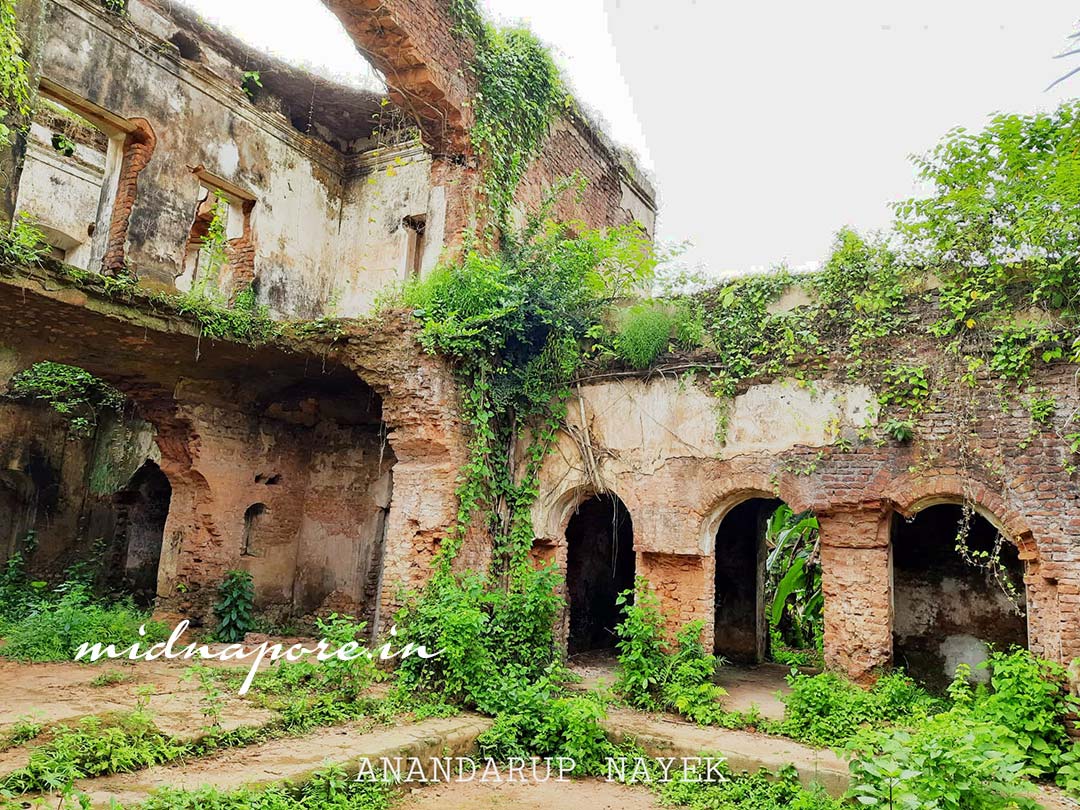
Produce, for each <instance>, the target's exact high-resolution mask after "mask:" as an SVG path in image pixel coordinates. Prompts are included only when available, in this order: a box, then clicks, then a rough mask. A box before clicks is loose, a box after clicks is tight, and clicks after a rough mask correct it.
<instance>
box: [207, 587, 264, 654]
mask: <svg viewBox="0 0 1080 810" xmlns="http://www.w3.org/2000/svg"><path fill="white" fill-rule="evenodd" d="M218 600H219V601H218V603H217V604H216V605H214V616H215V617H216V618H217V621H218V625H217V630H216V631H215V636H216V637H217V639H218V641H224V642H227V643H229V644H236V643H239V642H241V641H243V640H244V636H245V635H247V634H248V633H249V632H250V631H251V629H252V628H253V627H254V626H255V616H254V610H255V586H254V584H253V583H252V580H251V574H250V573H249V572H247V571H235V570H234V571H227V572H226V573H225V579H224V580H222V582H221V584H220V585H218Z"/></svg>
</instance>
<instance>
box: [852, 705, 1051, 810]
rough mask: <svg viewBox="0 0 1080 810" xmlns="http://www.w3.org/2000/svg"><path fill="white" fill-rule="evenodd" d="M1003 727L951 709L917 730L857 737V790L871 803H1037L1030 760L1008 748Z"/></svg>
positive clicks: (989, 807) (990, 806)
mask: <svg viewBox="0 0 1080 810" xmlns="http://www.w3.org/2000/svg"><path fill="white" fill-rule="evenodd" d="M998 735H999V729H998V727H995V726H993V725H989V724H981V723H958V722H956V718H955V717H953V716H951V715H950V714H948V713H945V714H939V715H937V716H935V717H932V718H930V719H928V720H924V721H922V722H921V723H920V724H919V725H918V726H917V728H916V730H915V731H907V730H904V729H886V730H880V731H875V732H869V733H867V734H866V735H864V736H863V737H861V738H859V739H858V740H856V741H855V742H853V744H852V747H851V751H852V752H853V757H854V758H853V760H852V762H851V775H852V785H851V791H850V792H851V795H852V796H853V797H854V798H855V799H856V800H857V801H858V802H859V803H860V804H861V805H863V806H866V807H882V808H890V810H891V808H894V807H912V808H916V807H917V808H923V807H927V808H931V807H934V808H957V809H958V810H959V808H968V807H971V808H981V809H982V810H997V808H1001V810H1006V809H1007V808H1015V809H1016V810H1019V809H1020V808H1036V807H1038V806H1039V805H1038V804H1037V803H1036V802H1035V801H1034V800H1032V799H1031V798H1030V796H1029V795H1028V792H1029V790H1030V786H1029V785H1027V784H1026V783H1025V782H1024V780H1023V778H1022V776H1023V773H1024V761H1023V759H1022V757H1020V756H1018V755H1016V754H1015V753H1013V752H1009V751H1003V750H1002V747H1001V745H1000V742H1001V740H1000V737H999V736H998Z"/></svg>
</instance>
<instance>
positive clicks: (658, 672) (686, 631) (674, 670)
mask: <svg viewBox="0 0 1080 810" xmlns="http://www.w3.org/2000/svg"><path fill="white" fill-rule="evenodd" d="M617 603H618V604H619V605H620V606H622V609H623V617H624V618H623V621H622V622H621V623H620V624H619V625H618V626H617V627H616V628H615V631H616V632H617V633H618V635H619V640H618V642H617V647H618V650H619V678H618V680H617V681H616V684H615V688H616V690H617V691H619V692H620V693H621V694H622V695H623V697H625V698H626V700H627V701H628V702H630V703H631V704H632V705H634V706H637V707H639V708H642V709H648V710H658V709H668V710H671V711H675V712H678V713H679V714H682V715H684V716H685V717H687V718H689V719H690V720H693V721H694V722H696V723H702V724H704V725H710V724H714V723H719V722H721V721H722V719H723V718H724V717H725V716H726V714H727V712H726V711H725V710H724V708H723V705H722V704H721V703H720V700H721V698H723V697H724V695H726V694H727V692H725V691H724V690H723V689H722V688H721V687H719V686H717V685H716V684H715V683H713V677H714V675H715V674H716V667H717V665H718V664H719V663H720V662H719V660H718V659H717V658H716V656H714V655H710V654H708V653H706V652H705V648H704V647H703V646H702V644H701V632H702V629H703V627H704V622H702V621H701V620H697V621H692V622H687V623H686V624H685V625H684V626H683V628H682V629H681V630H680V631H679V633H678V636H677V637H676V643H675V650H674V652H673V653H671V654H668V652H667V651H666V645H665V643H664V622H663V617H662V616H661V614H660V600H659V598H658V597H657V596H656V594H655V593H653V592H652V590H651V589H650V588H649V586H648V584H647V583H646V582H645V580H644V579H643V578H641V577H639V578H638V579H637V582H636V585H635V589H634V590H633V591H629V590H628V591H624V592H623V593H621V594H619V596H618V599H617Z"/></svg>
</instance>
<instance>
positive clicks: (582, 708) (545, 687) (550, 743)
mask: <svg viewBox="0 0 1080 810" xmlns="http://www.w3.org/2000/svg"><path fill="white" fill-rule="evenodd" d="M559 693H560V690H559V689H558V688H557V687H554V686H553V685H552V683H551V681H550V679H548V678H541V679H540V680H538V681H535V682H534V683H531V684H525V685H521V686H520V687H519V688H517V689H515V690H514V691H513V694H512V696H511V697H512V698H513V700H512V701H510V703H511V704H512V705H513V708H512V709H507V710H506V711H504V712H503V713H502V714H500V715H499V716H498V717H497V718H496V719H495V723H494V724H493V725H492V726H491V728H490V729H488V730H487V731H485V732H484V733H483V734H481V735H480V737H479V739H478V740H477V743H478V745H479V749H480V754H481V756H484V757H492V758H494V759H496V760H500V761H505V760H507V759H509V758H511V757H520V758H523V759H528V758H530V757H534V756H537V757H552V758H555V757H570V758H572V759H573V760H574V766H575V767H574V773H575V774H578V775H583V774H594V775H598V774H601V773H604V772H605V770H606V763H607V758H608V757H609V756H615V755H616V754H617V750H616V747H615V746H614V745H613V744H612V743H611V742H610V741H609V740H608V738H607V735H606V733H605V732H604V729H603V727H602V726H601V721H602V720H603V719H604V717H605V711H604V706H603V704H602V703H601V702H600V701H599V700H597V699H596V698H594V697H592V696H590V695H585V696H580V697H565V696H562V697H560V696H559Z"/></svg>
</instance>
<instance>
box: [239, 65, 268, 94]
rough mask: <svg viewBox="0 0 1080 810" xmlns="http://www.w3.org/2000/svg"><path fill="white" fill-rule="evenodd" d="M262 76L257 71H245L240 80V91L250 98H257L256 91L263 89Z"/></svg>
mask: <svg viewBox="0 0 1080 810" xmlns="http://www.w3.org/2000/svg"><path fill="white" fill-rule="evenodd" d="M262 86H263V83H262V75H261V74H260V73H259V71H257V70H245V71H244V75H243V77H242V78H241V79H240V89H241V90H243V91H244V94H245V95H246V96H247V97H248V98H251V99H253V98H255V90H256V89H258V88H260V87H262Z"/></svg>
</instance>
